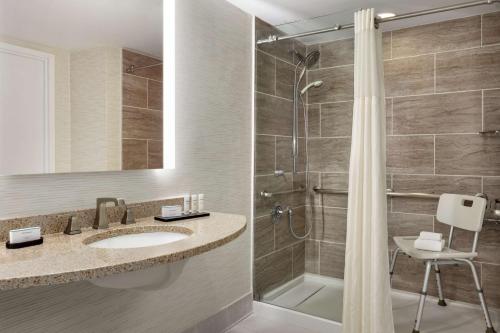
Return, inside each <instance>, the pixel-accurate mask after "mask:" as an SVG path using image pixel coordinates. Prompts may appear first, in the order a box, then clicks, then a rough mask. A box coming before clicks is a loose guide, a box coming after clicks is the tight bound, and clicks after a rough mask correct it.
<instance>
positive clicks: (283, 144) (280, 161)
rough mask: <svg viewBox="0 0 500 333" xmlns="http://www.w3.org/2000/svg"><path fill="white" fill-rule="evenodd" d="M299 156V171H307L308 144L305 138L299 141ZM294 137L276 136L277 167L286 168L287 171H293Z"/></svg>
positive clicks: (278, 168)
mask: <svg viewBox="0 0 500 333" xmlns="http://www.w3.org/2000/svg"><path fill="white" fill-rule="evenodd" d="M298 149H299V150H298V152H299V156H298V159H297V171H298V172H303V171H305V165H306V162H305V156H306V150H305V149H306V146H305V140H304V139H299V141H298ZM292 151H293V148H292V138H291V137H276V169H277V170H284V171H286V172H290V171H292V168H293V157H292Z"/></svg>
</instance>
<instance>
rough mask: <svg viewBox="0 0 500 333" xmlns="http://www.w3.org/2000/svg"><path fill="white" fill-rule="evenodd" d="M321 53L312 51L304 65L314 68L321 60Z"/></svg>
mask: <svg viewBox="0 0 500 333" xmlns="http://www.w3.org/2000/svg"><path fill="white" fill-rule="evenodd" d="M319 56H320V53H319V51H318V50H316V51H311V52H309V53H308V54H307V55H306V58H305V59H304V65H305V66H306V67H307V68H311V67H312V66H314V65H316V63H317V62H318V60H319Z"/></svg>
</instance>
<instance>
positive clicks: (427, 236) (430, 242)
mask: <svg viewBox="0 0 500 333" xmlns="http://www.w3.org/2000/svg"><path fill="white" fill-rule="evenodd" d="M444 244H445V241H444V239H443V234H438V233H435V232H428V231H422V232H421V233H420V236H419V237H418V238H417V239H416V240H415V245H414V246H415V248H416V249H419V250H426V251H434V252H441V251H443V248H444Z"/></svg>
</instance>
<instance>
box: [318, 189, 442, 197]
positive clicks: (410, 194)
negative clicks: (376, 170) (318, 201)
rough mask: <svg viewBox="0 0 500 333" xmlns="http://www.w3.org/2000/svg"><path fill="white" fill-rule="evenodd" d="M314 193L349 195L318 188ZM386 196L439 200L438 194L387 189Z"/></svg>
mask: <svg viewBox="0 0 500 333" xmlns="http://www.w3.org/2000/svg"><path fill="white" fill-rule="evenodd" d="M313 190H314V192H316V193H320V194H349V191H347V190H335V189H330V188H319V187H314V188H313ZM387 196H389V197H393V198H394V197H399V198H420V199H439V197H440V195H439V194H430V193H404V192H394V191H393V190H392V189H390V188H388V189H387Z"/></svg>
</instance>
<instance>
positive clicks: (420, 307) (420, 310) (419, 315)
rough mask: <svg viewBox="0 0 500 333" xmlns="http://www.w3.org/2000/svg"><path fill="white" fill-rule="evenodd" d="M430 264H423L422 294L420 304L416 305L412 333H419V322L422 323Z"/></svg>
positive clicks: (428, 262)
mask: <svg viewBox="0 0 500 333" xmlns="http://www.w3.org/2000/svg"><path fill="white" fill-rule="evenodd" d="M431 268H432V262H431V261H426V262H425V276H424V284H423V286H422V292H421V293H420V302H419V303H418V311H417V318H416V319H415V326H414V328H413V333H420V322H421V321H422V316H423V314H424V304H425V298H426V297H427V288H428V287H429V275H430V274H431Z"/></svg>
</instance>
